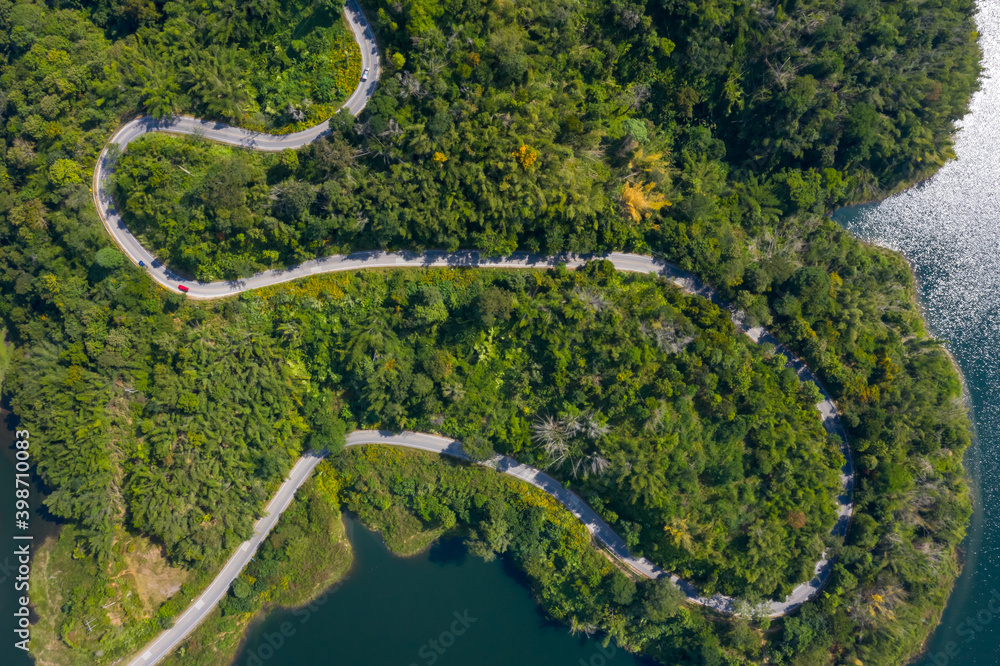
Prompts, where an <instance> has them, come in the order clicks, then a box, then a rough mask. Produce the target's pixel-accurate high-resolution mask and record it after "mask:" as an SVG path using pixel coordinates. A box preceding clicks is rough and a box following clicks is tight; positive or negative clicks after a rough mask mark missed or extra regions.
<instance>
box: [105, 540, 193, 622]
mask: <svg viewBox="0 0 1000 666" xmlns="http://www.w3.org/2000/svg"><path fill="white" fill-rule="evenodd" d="M132 546H133V547H134V548H130V549H131V551H132V552H130V553H127V554H126V555H125V557H124V561H125V570H124V571H123V572H122V573H123V574H124V575H126V576H128V577H129V578H131V580H132V584H133V585H134V586H135V590H136V594H138V595H139V599H141V600H142V605H143V608H144V609H145V611H146V614H147V617H148V616H151V615H152V614H153V613H154V612H156V609H157V608H159V607H160V605H161V604H162V603H163V602H164V601H166V600H167V599H169V598H170V597H172V596H174V595H175V594H177V593H178V592H179V591H180V589H181V585H183V584H184V583H186V582H187V581H188V579H189V578H190V577H191V572H190V571H186V570H184V569H181V568H178V567H172V566H170V564H169V563H168V562H167V559H166V558H165V557H164V556H163V551H162V549H161V548H160V546H157V545H156V544H154V543H151V542H150V541H149V540H148V539H144V538H135V539H134V541H133V544H132Z"/></svg>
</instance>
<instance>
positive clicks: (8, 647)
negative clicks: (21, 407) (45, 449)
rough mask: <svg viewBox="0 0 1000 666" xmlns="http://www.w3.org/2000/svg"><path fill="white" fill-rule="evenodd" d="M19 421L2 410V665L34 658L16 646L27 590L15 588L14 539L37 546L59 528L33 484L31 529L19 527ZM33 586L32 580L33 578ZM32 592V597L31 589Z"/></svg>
mask: <svg viewBox="0 0 1000 666" xmlns="http://www.w3.org/2000/svg"><path fill="white" fill-rule="evenodd" d="M15 424H16V420H15V419H14V417H13V416H11V415H10V414H9V413H8V412H6V411H4V410H2V409H0V450H2V452H3V453H2V455H0V498H2V500H3V504H0V544H3V545H2V547H0V618H3V619H2V622H0V636H2V640H0V664H3V665H4V666H30V665H31V664H32V663H33V661H32V659H31V657H29V656H28V654H27V653H26V652H24V651H23V650H20V649H18V648H16V647H14V641H15V638H14V629H15V628H16V622H17V620H16V619H15V618H14V612H15V611H16V610H17V609H18V603H17V600H18V597H20V596H21V595H22V594H24V592H18V591H16V590H15V589H14V583H15V576H17V567H18V562H17V556H16V555H14V549H15V548H16V547H17V545H18V544H19V543H20V542H18V541H15V540H14V535H15V534H17V535H24V534H29V535H31V536H33V537H34V539H33V541H32V544H33V547H34V548H37V547H38V546H39V545H41V543H42V540H43V539H44V538H45V537H46V536H47V535H50V534H52V533H53V532H54V531H55V524H53V523H51V522H49V521H47V520H46V519H45V518H44V514H43V513H41V512H40V511H39V509H40V507H41V504H42V495H41V493H40V492H39V489H38V487H37V486H36V485H35V484H34V483H32V484H31V488H30V491H31V492H30V494H29V504H30V505H31V519H30V521H29V522H30V528H29V529H28V530H27V531H24V530H19V529H17V527H16V525H15V524H14V510H15V507H14V502H15V498H14V491H15V480H14V479H15V477H14V474H15V473H16V470H15V468H14V463H15V458H14V451H15V449H14V431H13V430H12V428H13V427H14V426H15ZM28 582H29V585H30V582H31V581H30V579H29V581H28ZM28 594H29V597H30V594H31V590H30V588H29V590H28Z"/></svg>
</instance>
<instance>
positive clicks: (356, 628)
mask: <svg viewBox="0 0 1000 666" xmlns="http://www.w3.org/2000/svg"><path fill="white" fill-rule="evenodd" d="M347 533H348V537H349V538H350V540H351V544H352V545H353V547H354V557H355V562H354V567H353V568H352V569H351V572H350V573H349V574H348V576H347V578H346V579H345V580H343V581H342V582H341V583H339V584H338V585H336V586H335V587H334V588H332V590H331V591H329V593H328V594H326V595H324V596H323V597H321V598H320V599H319V600H318V601H317V602H316V603H314V604H313V605H312V606H307V607H305V608H302V609H297V610H278V611H275V612H272V613H270V614H269V615H268V616H267V617H266V619H265V620H264V621H263V622H260V623H258V624H257V625H256V626H254V627H253V628H252V629H251V630H250V632H249V634H248V637H247V641H246V645H245V646H244V648H243V650H242V652H241V653H240V655H239V656H238V657H237V658H236V660H235V661H234V662H233V663H234V664H235V665H238V666H261V665H262V664H316V665H317V666H318V665H324V666H325V665H331V666H332V665H335V664H336V665H339V664H344V665H352V666H353V665H357V664H366V665H371V666H432V665H433V666H471V665H473V664H475V665H476V666H501V665H507V664H509V665H510V666H579V665H580V664H581V663H582V664H586V665H588V666H599V665H601V664H606V665H607V666H648V665H649V664H652V663H653V662H650V661H644V660H640V659H637V658H635V657H633V656H631V655H629V654H627V653H626V652H625V651H623V650H621V649H616V648H615V647H614V644H613V643H612V644H611V645H609V646H608V647H607V648H602V647H601V643H600V641H598V640H594V639H588V638H586V637H585V636H581V635H577V636H571V635H570V634H569V632H568V629H567V628H566V627H565V626H564V625H562V624H558V623H554V622H551V621H548V620H546V619H545V617H544V615H543V614H542V612H541V610H540V608H539V607H538V605H537V604H536V603H535V601H534V600H533V598H532V596H531V593H530V591H529V590H528V589H527V587H525V586H524V585H522V584H521V583H520V582H519V580H518V578H517V577H516V575H515V572H512V571H508V570H507V569H506V567H505V565H504V564H503V563H502V562H501V561H494V562H484V561H483V560H481V559H480V558H478V557H475V556H472V555H469V554H468V553H467V552H466V550H465V547H464V545H462V543H461V540H459V539H445V540H442V541H439V542H437V543H436V544H434V545H433V546H432V547H431V548H430V550H428V551H426V552H424V553H421V554H419V555H416V556H414V557H408V558H400V557H396V556H394V555H393V554H392V553H390V552H389V551H388V549H386V547H385V546H384V545H383V544H382V540H381V538H380V537H379V536H378V534H376V533H374V532H370V531H368V530H367V529H365V528H364V527H363V526H362V525H361V524H360V523H358V522H357V521H356V520H354V519H352V518H348V519H347ZM283 629H284V635H282V630H283ZM286 637H287V638H286ZM432 641H433V643H432Z"/></svg>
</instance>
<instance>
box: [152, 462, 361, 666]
mask: <svg viewBox="0 0 1000 666" xmlns="http://www.w3.org/2000/svg"><path fill="white" fill-rule="evenodd" d="M325 484H328V481H327V480H325V479H324V478H323V474H322V473H319V474H316V475H315V476H314V478H313V479H311V480H310V481H308V482H307V483H306V484H305V485H304V486H303V487H302V489H301V490H299V492H298V494H297V495H296V498H295V501H294V502H293V503H292V505H291V506H290V507H289V508H288V510H287V511H285V513H284V514H283V515H282V516H281V519H280V520H279V521H278V524H277V526H275V528H274V530H273V531H272V532H271V535H270V536H269V537H268V538H267V540H266V541H264V543H263V544H262V545H261V547H260V549H259V550H258V551H257V555H256V557H254V560H253V561H252V562H251V563H250V564H249V565H247V567H246V568H245V569H244V570H243V573H242V574H241V575H240V577H239V578H237V579H236V581H235V582H234V583H233V585H232V586H231V587H230V590H229V594H228V595H227V596H226V597H225V598H224V599H223V601H222V603H221V604H220V605H219V607H218V608H217V609H216V610H215V611H214V612H213V613H212V614H211V615H209V616H208V618H207V619H206V620H205V621H204V622H203V623H202V624H201V626H199V627H198V628H197V629H196V630H195V631H194V633H193V634H191V636H190V637H189V638H188V639H187V640H186V641H184V643H182V644H181V646H180V647H178V649H177V650H176V651H175V652H174V653H173V654H172V655H171V656H170V657H169V658H168V659H167V660H166V661H165V662H164V663H165V664H168V665H170V664H176V665H177V666H226V665H227V664H230V663H232V660H233V657H234V656H235V655H236V652H237V650H238V649H239V646H240V644H241V643H242V640H243V635H244V631H245V630H246V628H247V626H248V625H249V624H250V623H251V622H252V621H253V620H254V618H255V617H257V616H258V614H259V613H260V612H261V611H263V610H267V609H270V608H274V607H278V606H280V607H285V608H290V607H297V606H302V605H304V604H308V603H309V602H310V601H312V600H313V599H314V598H315V597H316V596H317V595H319V594H320V593H322V592H324V591H325V590H326V589H327V588H329V587H330V586H331V585H333V584H334V583H336V582H337V581H338V580H340V579H341V578H342V577H343V576H344V575H346V574H347V571H348V570H349V569H350V568H351V561H352V558H351V545H350V542H349V541H348V540H347V536H346V534H345V530H344V523H343V520H342V518H341V514H340V510H339V509H340V507H339V503H338V501H337V497H336V495H335V494H331V493H330V492H329V491H327V490H326V489H325Z"/></svg>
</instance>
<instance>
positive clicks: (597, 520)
mask: <svg viewBox="0 0 1000 666" xmlns="http://www.w3.org/2000/svg"><path fill="white" fill-rule="evenodd" d="M345 16H346V18H347V21H348V23H349V24H350V26H351V29H352V31H353V32H354V35H355V38H356V39H357V41H358V44H359V45H360V46H361V54H362V66H363V67H364V68H367V69H368V70H369V79H368V81H366V82H362V83H361V84H359V86H358V88H357V89H356V90H355V91H354V93H353V94H352V95H351V97H350V98H349V99H348V100H347V102H346V103H345V104H344V106H343V108H346V109H348V110H350V111H351V113H353V114H355V115H357V114H358V113H360V112H361V111H362V110H363V109H364V107H365V105H366V104H367V102H368V99H369V98H370V97H371V95H372V93H373V92H374V90H375V87H376V85H377V82H378V79H379V75H380V73H381V68H380V61H379V51H378V47H377V45H376V43H375V35H374V33H373V32H372V29H371V26H370V25H369V24H368V21H367V20H366V18H365V16H364V13H363V12H362V10H361V8H360V6H358V4H357V2H356V0H350V2H349V3H348V5H347V7H346V8H345ZM149 132H170V133H176V134H198V135H202V136H204V137H205V138H207V139H210V140H212V141H218V142H220V143H225V144H230V145H235V146H241V147H245V148H248V149H252V150H261V151H277V150H285V149H296V148H300V147H302V146H305V145H307V144H309V143H312V142H314V141H316V140H318V139H320V138H322V137H324V136H326V135H327V134H328V133H329V132H330V130H329V124H328V122H323V123H320V124H319V125H317V126H315V127H312V128H310V129H307V130H304V131H301V132H297V133H294V134H285V135H269V134H261V133H256V132H250V131H247V130H243V129H239V128H235V127H231V126H229V125H225V124H222V123H217V122H211V121H205V120H199V119H196V118H190V117H183V116H182V117H175V118H171V119H165V120H157V119H154V118H149V117H140V118H136V119H135V120H132V121H131V122H128V123H126V124H125V125H123V126H122V127H120V128H119V129H118V130H117V131H115V132H114V134H113V135H112V136H111V138H110V140H109V142H108V146H106V147H105V149H104V150H103V151H102V152H101V155H100V156H99V158H98V161H97V165H96V166H95V168H94V175H93V184H92V191H93V197H94V204H95V206H96V208H97V211H98V213H99V214H100V216H101V219H102V220H103V222H104V225H105V227H106V228H107V230H108V232H109V233H110V234H111V237H112V238H113V239H114V241H115V242H116V243H117V244H118V246H119V247H120V248H121V249H122V251H124V252H125V254H126V255H127V256H128V257H129V258H130V259H131V260H132V262H134V263H135V264H137V265H139V264H140V262H142V264H144V265H145V268H146V270H147V271H148V273H149V275H150V277H152V279H153V280H155V281H156V282H158V283H159V284H160V285H162V286H163V287H165V288H167V289H171V290H175V289H177V286H178V284H180V283H182V282H183V284H185V286H187V287H188V289H189V291H188V292H187V295H188V296H189V297H191V298H197V299H214V298H222V297H225V296H231V295H233V294H238V293H240V292H243V291H248V290H251V289H259V288H261V287H266V286H270V285H275V284H280V283H282V282H288V281H290V280H295V279H298V278H302V277H308V276H310V275H315V274H318V273H329V272H336V271H354V270H359V269H366V268H430V267H455V268H460V267H479V268H504V269H532V268H552V267H555V266H557V265H560V264H564V265H565V266H566V267H567V268H579V267H580V266H583V265H584V264H585V263H586V262H587V261H589V260H593V259H605V260H607V261H610V262H611V263H612V264H613V265H614V266H615V268H616V269H617V270H619V271H627V272H633V273H646V274H650V273H652V274H655V275H658V276H660V277H662V278H665V279H666V280H668V281H670V282H672V283H673V284H674V285H676V286H677V287H679V288H680V289H683V290H684V291H686V292H688V293H692V294H696V295H699V296H702V297H704V298H707V299H709V300H711V301H713V302H714V303H716V304H718V305H720V306H722V307H724V308H727V309H728V310H729V311H730V313H731V314H732V318H733V323H734V325H735V326H736V327H737V329H738V330H740V331H741V332H743V333H744V334H746V335H747V336H749V337H750V338H751V339H752V340H754V341H755V342H757V343H770V344H772V345H774V346H775V348H776V351H777V352H778V353H781V354H783V355H785V356H786V357H787V358H788V359H790V360H789V361H788V365H789V366H790V367H791V368H793V369H794V370H795V372H796V373H797V374H798V376H799V378H800V379H801V380H802V381H806V382H812V383H814V384H815V385H816V386H817V387H818V388H819V391H820V394H821V396H822V398H823V399H822V401H820V402H819V403H818V404H817V409H818V410H819V412H820V415H821V418H822V420H823V425H824V427H825V428H826V429H827V431H828V432H830V433H832V434H835V435H837V436H838V437H839V439H840V442H841V451H842V453H843V455H844V459H845V461H846V462H845V464H844V466H843V468H842V470H841V480H842V492H841V494H840V495H839V496H838V498H837V506H836V508H837V513H838V520H837V522H836V524H835V526H834V528H833V530H832V531H831V534H832V535H833V536H838V537H843V536H846V534H847V529H848V527H849V524H850V520H851V516H852V515H853V511H854V505H853V500H852V497H853V491H854V466H853V462H852V458H851V451H850V447H849V446H848V443H847V437H846V433H845V432H844V429H843V427H842V425H841V423H840V418H839V414H838V412H837V407H836V405H835V404H834V402H833V400H832V398H831V397H830V395H829V394H828V393H827V391H826V389H825V388H824V387H823V386H822V384H821V383H820V381H819V379H818V378H817V377H816V376H815V374H814V373H813V372H812V371H811V370H810V369H809V368H808V367H806V365H805V364H804V363H803V362H802V361H801V360H800V359H798V358H796V357H795V356H794V354H792V353H791V352H790V351H789V350H788V349H786V348H785V347H784V346H782V345H781V344H780V343H779V342H778V341H777V340H776V339H775V338H774V336H772V335H771V334H770V333H768V332H767V331H766V330H764V329H762V328H753V327H749V326H748V325H746V323H745V322H744V320H743V318H742V316H741V315H740V313H738V312H736V311H735V310H734V309H733V308H732V307H730V306H729V305H728V304H727V303H725V302H724V301H723V300H722V299H721V298H720V297H719V296H718V294H717V293H716V292H715V290H714V289H712V288H711V287H710V286H708V285H705V284H703V283H702V282H701V281H699V280H698V279H697V278H696V277H694V276H693V275H691V274H689V273H687V272H685V271H683V270H681V269H679V268H677V267H676V266H673V265H672V264H669V263H667V262H665V261H661V260H659V259H656V258H653V257H648V256H643V255H637V254H628V253H619V252H613V253H608V254H601V255H587V256H581V255H573V254H563V255H556V256H541V255H534V254H529V253H514V254H512V255H510V256H506V257H490V256H486V255H484V254H481V253H479V252H477V251H474V250H469V251H460V252H450V253H448V252H439V251H428V252H420V253H415V252H357V253H354V254H350V255H346V256H344V255H335V256H329V257H323V258H319V259H314V260H312V261H307V262H305V263H302V264H300V265H298V266H293V267H289V268H285V269H275V270H269V271H265V272H263V273H258V274H257V275H254V276H252V277H249V278H246V279H241V280H234V281H224V282H210V283H202V282H191V281H188V280H185V279H184V278H183V277H182V276H180V275H177V274H175V273H174V272H172V271H171V270H170V269H169V268H168V267H167V266H166V265H164V264H163V262H161V261H159V260H158V259H156V258H155V257H153V256H152V255H151V254H150V253H149V252H148V251H147V250H146V248H144V247H143V246H142V244H141V243H140V242H139V241H138V239H136V237H135V236H133V235H132V234H131V233H130V232H129V230H128V229H127V228H126V226H125V223H124V221H123V220H122V218H121V216H120V215H119V213H118V211H117V209H116V207H115V202H114V200H113V198H112V196H111V195H110V193H109V191H108V189H107V187H106V186H107V184H108V182H107V181H108V175H109V173H110V172H111V171H112V170H113V166H114V165H113V164H112V163H111V160H110V159H109V151H108V148H109V147H110V146H111V145H112V144H117V146H118V147H119V148H120V150H122V151H124V150H125V149H126V148H127V146H128V144H129V143H130V142H131V141H134V140H135V139H137V138H139V137H140V136H142V135H144V134H147V133H149ZM363 444H386V445H390V446H400V447H406V448H411V449H419V450H422V451H429V452H432V453H436V454H440V455H448V456H452V457H455V458H460V459H465V460H467V459H468V458H467V456H466V455H465V453H464V452H463V451H462V446H461V443H460V442H458V441H456V440H453V439H449V438H446V437H441V436H438V435H433V434H426V433H415V432H403V433H391V432H384V431H366V430H358V431H355V432H353V433H351V434H350V435H349V436H348V438H347V446H359V445H363ZM321 460H322V457H321V456H319V455H315V454H307V455H305V456H303V457H302V458H300V459H299V460H298V461H297V462H296V463H295V465H294V467H293V468H292V471H291V472H290V473H289V475H288V478H287V479H286V480H285V481H284V483H282V485H281V487H280V488H279V489H278V491H277V493H276V494H275V495H274V497H273V498H272V499H271V501H270V502H269V503H268V505H267V507H266V508H265V512H264V517H263V518H261V519H260V520H258V521H257V523H256V525H255V526H254V534H253V537H251V538H250V539H249V540H248V541H246V542H244V543H243V544H242V545H241V546H240V547H239V548H238V549H237V550H236V552H235V553H233V555H232V556H231V557H230V558H229V560H228V561H227V562H226V564H225V566H224V567H223V568H222V570H221V571H220V572H219V574H218V575H217V576H216V578H215V579H214V580H213V581H212V583H211V584H210V585H209V586H208V587H207V588H205V590H204V591H203V592H202V593H201V594H200V595H199V596H198V598H197V599H196V600H195V601H194V602H193V603H192V604H191V605H190V606H189V607H188V608H187V609H186V610H185V611H184V613H182V614H181V615H180V616H179V617H178V618H177V619H176V621H175V623H174V625H173V627H171V628H170V629H167V630H165V631H164V632H162V633H161V634H160V635H159V636H158V637H157V638H156V639H155V640H153V641H152V642H151V643H149V644H148V645H147V646H146V647H145V648H143V649H142V651H141V652H140V654H139V655H138V656H136V657H135V658H134V659H133V660H132V661H131V662H129V663H130V665H132V666H148V665H149V664H154V663H156V662H158V661H160V660H161V659H163V658H165V657H166V656H167V655H168V654H170V652H171V651H172V650H173V649H174V648H175V647H176V646H177V645H178V644H179V643H180V642H181V641H182V640H184V639H185V638H186V637H187V636H188V635H189V634H190V633H191V632H193V631H194V629H195V628H196V627H197V626H198V624H199V623H201V622H202V621H203V620H204V618H205V617H206V616H207V615H208V614H209V613H210V612H211V611H212V609H213V608H214V607H215V606H216V604H218V603H219V601H220V600H221V599H222V597H223V596H224V595H225V594H226V592H227V590H228V589H229V586H230V585H231V584H232V582H233V580H235V579H236V577H237V576H239V574H240V572H241V571H242V570H243V568H244V567H245V566H246V565H247V564H248V563H249V562H250V560H251V558H252V557H253V555H254V553H255V552H256V550H257V548H258V547H259V546H260V544H261V542H263V540H264V539H265V538H266V537H267V535H268V534H269V533H270V531H271V530H272V529H273V528H274V526H275V524H276V523H277V521H278V518H279V517H280V516H281V514H282V513H283V512H284V511H285V509H286V508H288V506H289V504H290V503H291V501H292V499H293V498H294V496H295V493H296V491H297V490H298V489H299V488H300V487H301V486H302V484H303V483H305V482H306V480H307V479H308V478H309V475H310V473H311V472H312V471H313V469H314V468H315V467H316V465H317V464H319V462H320V461H321ZM482 464H484V465H487V466H489V467H492V468H494V469H496V470H497V471H499V472H502V473H504V474H509V475H511V476H514V477H517V478H518V479H521V480H523V481H525V482H527V483H530V484H532V485H533V486H535V487H537V488H540V489H541V490H543V491H545V492H547V493H548V494H549V495H551V496H552V497H554V498H556V499H557V500H559V501H560V502H561V503H562V504H563V505H564V506H565V507H566V508H567V509H568V510H569V511H570V512H571V513H573V515H575V516H576V517H577V518H579V519H580V521H581V522H583V523H584V525H585V526H586V527H587V529H588V530H589V531H590V533H591V534H592V535H593V536H594V538H595V539H596V540H597V542H599V543H600V544H601V545H602V546H603V547H604V548H606V549H607V550H608V552H610V553H611V554H612V555H614V557H615V558H617V559H618V560H619V561H621V562H622V563H624V564H625V565H627V566H628V567H629V568H630V569H632V570H633V571H634V572H636V573H637V574H638V575H641V576H644V577H646V578H660V577H662V576H670V579H671V581H673V582H674V583H675V584H676V585H677V586H678V587H680V588H681V589H682V590H683V591H684V593H685V594H686V595H687V597H688V599H689V600H690V601H691V602H692V603H696V604H700V605H702V606H706V607H709V608H712V609H715V610H717V611H719V612H722V613H733V612H735V611H736V606H737V600H736V599H733V598H732V597H727V596H724V595H715V596H712V597H707V598H706V597H702V596H699V595H698V592H697V590H696V589H695V587H694V585H692V584H691V583H689V582H687V581H684V580H682V579H680V578H678V577H677V576H674V575H671V574H669V573H668V572H666V571H664V570H663V569H661V568H660V567H658V566H656V565H655V564H653V563H652V562H650V561H649V560H646V559H644V558H637V557H635V556H633V555H632V554H631V553H630V552H629V550H628V547H627V546H626V544H625V541H624V540H623V539H622V538H621V537H620V536H619V535H618V534H617V533H615V531H614V530H613V529H611V527H610V526H608V524H607V523H605V522H604V520H602V519H601V517H600V516H598V515H597V513H596V512H595V511H594V510H593V509H592V508H591V507H590V506H588V505H587V504H586V503H585V502H584V501H583V500H582V499H580V498H579V497H578V496H577V495H575V494H574V493H572V492H571V491H569V490H567V489H566V488H564V487H563V486H562V485H561V484H560V483H559V482H558V481H556V480H555V479H553V478H552V477H550V476H548V475H547V474H545V473H544V472H542V471H540V470H538V469H535V468H533V467H530V466H527V465H522V464H520V463H518V462H517V461H516V460H514V459H512V458H509V457H507V456H496V457H494V458H493V459H492V460H490V461H487V462H485V463H482ZM831 571H832V562H831V561H830V560H829V559H828V558H827V556H826V554H825V553H824V554H823V556H822V558H821V559H820V560H819V561H818V562H817V563H816V565H815V568H814V575H813V578H812V579H810V580H809V581H807V582H805V583H802V584H801V585H799V586H798V587H796V588H795V589H794V590H793V591H792V593H791V594H790V595H788V596H787V597H786V598H785V599H784V600H782V601H771V602H770V603H769V606H768V607H767V614H768V615H769V616H770V617H778V616H781V615H786V614H788V613H790V612H792V611H794V610H795V609H797V608H798V607H799V606H801V605H802V604H803V603H805V602H806V601H808V600H809V599H811V598H812V597H813V596H814V595H815V594H816V593H817V592H819V590H820V589H821V588H822V587H823V586H824V585H825V584H826V582H827V581H828V580H829V577H830V574H831Z"/></svg>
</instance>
